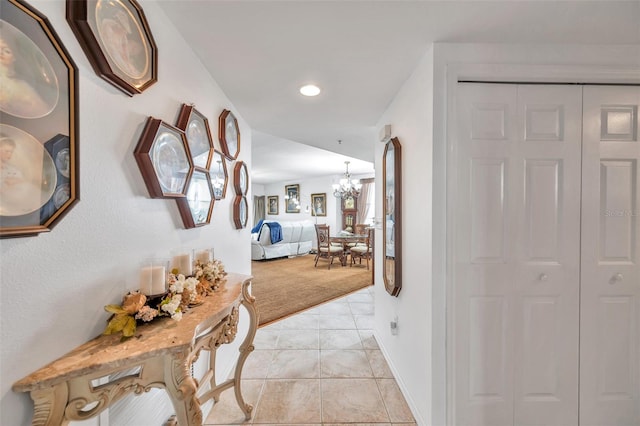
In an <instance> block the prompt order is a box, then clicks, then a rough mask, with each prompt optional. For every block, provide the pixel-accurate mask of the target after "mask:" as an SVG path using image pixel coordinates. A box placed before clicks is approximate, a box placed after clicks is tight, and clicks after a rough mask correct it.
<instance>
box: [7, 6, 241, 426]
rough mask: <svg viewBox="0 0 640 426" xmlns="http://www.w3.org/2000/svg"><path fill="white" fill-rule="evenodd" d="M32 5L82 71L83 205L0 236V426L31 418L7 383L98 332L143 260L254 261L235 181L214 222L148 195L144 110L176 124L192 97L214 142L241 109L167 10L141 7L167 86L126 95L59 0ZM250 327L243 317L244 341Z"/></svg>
mask: <svg viewBox="0 0 640 426" xmlns="http://www.w3.org/2000/svg"><path fill="white" fill-rule="evenodd" d="M30 3H31V4H32V5H33V6H34V7H35V8H37V9H38V10H39V11H40V12H42V13H43V14H44V15H46V16H47V17H48V18H49V20H50V21H51V23H52V26H53V27H54V29H55V30H56V32H57V33H58V35H59V36H60V38H61V40H62V42H63V43H64V45H65V47H66V48H67V50H68V51H69V53H70V55H71V57H72V58H73V59H74V61H75V62H76V64H77V66H78V69H79V104H80V108H79V110H80V117H79V124H80V138H79V142H80V150H79V152H80V163H79V164H80V191H81V192H80V198H81V200H80V202H79V203H78V204H77V205H76V206H75V207H74V208H73V209H72V210H71V211H70V212H69V213H68V214H67V216H66V217H65V218H64V219H63V220H62V221H61V222H60V223H59V224H58V225H57V226H56V227H55V228H54V229H53V231H52V232H50V233H46V234H42V235H40V236H38V237H30V238H20V239H8V240H2V241H1V242H0V269H1V272H0V278H1V296H0V315H1V317H0V319H1V327H2V329H1V333H2V345H1V349H0V351H1V372H0V377H1V387H0V390H1V393H0V411H1V418H0V424H3V425H10V426H15V425H24V424H29V423H30V421H31V416H32V402H31V399H30V398H29V396H28V395H27V394H16V393H14V392H13V391H12V390H11V385H12V384H13V383H14V382H15V381H16V380H18V379H20V378H22V377H23V376H25V375H28V374H29V373H31V372H32V371H34V370H36V369H37V368H39V367H41V366H43V365H45V364H46V363H48V362H50V361H52V360H54V359H55V358H57V357H59V356H61V355H63V354H64V353H66V352H68V351H69V350H71V349H73V348H74V347H75V346H77V345H80V344H82V343H84V342H85V341H86V340H88V339H90V338H92V337H94V336H95V335H97V334H99V333H100V332H101V331H102V329H103V327H104V325H105V320H106V319H107V314H106V313H105V312H104V311H103V306H104V305H105V304H107V303H114V302H119V300H120V297H121V295H122V294H123V292H125V291H126V290H127V289H128V288H133V287H135V285H136V280H137V273H138V270H139V267H140V262H141V261H142V260H144V259H145V258H148V257H153V256H164V257H168V256H170V254H171V251H172V250H174V249H180V248H183V247H184V248H201V247H210V246H214V247H215V254H216V257H217V258H220V259H221V260H222V261H223V262H224V263H225V264H226V266H227V269H228V270H232V271H235V272H240V273H250V268H251V266H250V242H249V241H250V235H249V229H245V230H242V231H237V230H235V229H234V226H233V221H232V217H231V212H232V196H233V193H234V191H233V189H232V188H230V189H229V190H228V192H227V194H228V195H227V199H225V200H222V201H220V202H216V204H215V207H214V212H213V219H212V224H211V225H208V226H205V227H202V228H198V229H191V230H185V229H184V228H183V225H182V221H181V219H180V215H179V213H178V209H177V207H176V203H175V202H174V201H172V200H152V199H150V198H149V197H148V193H147V190H146V187H145V185H144V182H143V180H142V177H141V175H140V172H139V170H138V167H137V165H136V162H135V160H134V157H133V149H134V147H135V145H136V144H137V141H138V138H139V136H140V134H141V131H142V128H143V126H144V123H145V120H146V118H147V117H148V116H154V117H157V118H161V119H163V120H165V121H167V122H169V123H171V124H175V120H176V119H177V116H178V109H179V107H180V105H181V104H182V103H183V102H184V103H194V104H195V106H196V108H197V109H198V110H199V111H200V112H202V113H203V114H205V115H206V116H207V117H208V118H209V122H210V125H211V127H212V132H213V136H214V139H217V118H218V115H219V114H220V113H221V112H222V110H223V109H224V108H226V109H231V110H232V111H233V110H234V108H233V105H231V103H230V101H229V100H228V99H227V98H226V97H225V95H224V93H223V92H222V90H221V89H220V87H218V85H217V84H216V82H215V81H214V80H213V79H212V78H211V76H210V75H209V74H208V73H207V72H206V71H205V70H204V68H203V67H202V65H201V63H200V62H199V60H198V59H197V58H196V56H195V55H194V54H193V52H192V51H191V50H190V49H189V46H188V45H186V43H185V42H184V41H183V40H182V38H181V36H180V34H179V32H178V31H177V30H176V29H175V28H174V27H173V26H172V24H171V23H170V22H169V20H168V19H167V17H166V16H165V15H164V12H163V11H162V10H161V9H160V8H159V7H158V5H157V4H155V2H153V1H143V2H141V5H142V6H143V8H144V10H145V13H146V16H147V20H148V21H149V25H150V27H151V30H152V32H153V35H154V38H155V41H156V43H157V45H158V49H159V56H158V57H159V66H158V68H159V71H158V78H159V81H158V82H157V83H156V84H155V85H153V86H152V87H151V88H149V89H148V90H146V91H145V92H144V93H142V94H139V95H136V96H134V97H132V98H130V97H127V96H125V95H123V94H122V93H121V92H119V91H118V90H117V89H115V88H114V87H113V86H111V85H109V84H108V83H106V82H105V81H104V80H102V79H101V78H99V77H98V76H97V75H96V74H95V73H94V71H93V69H92V68H91V66H90V64H89V62H88V60H87V58H86V56H85V54H84V52H83V51H82V49H81V48H80V45H79V44H78V41H77V40H76V38H75V36H74V35H73V33H72V32H71V29H70V27H69V25H68V24H67V22H66V21H65V18H64V13H65V3H64V2H63V1H62V0H37V1H31V2H30ZM236 115H237V117H238V120H239V124H240V131H241V135H242V151H241V153H240V157H239V159H240V160H243V161H245V162H247V163H248V165H249V166H250V164H251V129H250V128H249V126H248V125H247V124H246V122H244V120H243V119H242V117H241V116H239V114H237V112H236ZM215 143H216V147H218V143H217V141H216V142H215ZM249 197H251V194H249ZM249 199H251V198H249ZM249 217H251V214H250V215H249ZM245 321H246V319H245ZM242 333H246V328H244V329H242V324H241V331H240V333H239V336H238V339H237V341H240V340H242V337H243V335H244V334H242ZM232 349H233V348H225V350H224V351H223V352H222V353H221V358H220V359H219V361H220V363H221V364H220V366H221V368H222V369H223V370H228V369H229V367H230V361H231V355H235V354H234V352H233V350H232ZM27 353H28V354H29V356H28V357H26V356H25V354H27ZM141 398H143V399H148V400H149V403H146V402H141V405H140V407H141V408H139V410H140V413H141V414H142V415H146V416H147V417H146V419H147V420H149V423H147V422H146V421H145V423H144V424H151V425H153V424H161V423H158V422H156V421H151V419H153V417H152V414H153V413H156V415H157V416H161V415H164V413H162V412H161V411H159V410H157V407H156V406H154V404H153V400H154V397H153V395H145V396H143V397H141ZM164 405H165V406H166V404H164ZM165 419H166V418H165ZM165 419H162V420H165ZM138 424H140V423H138Z"/></svg>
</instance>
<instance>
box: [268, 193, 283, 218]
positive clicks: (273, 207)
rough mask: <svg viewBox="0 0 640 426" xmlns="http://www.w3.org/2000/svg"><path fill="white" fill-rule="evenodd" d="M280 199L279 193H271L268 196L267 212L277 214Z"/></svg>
mask: <svg viewBox="0 0 640 426" xmlns="http://www.w3.org/2000/svg"><path fill="white" fill-rule="evenodd" d="M279 207H280V200H279V199H278V196H277V195H269V196H268V197H267V214H268V215H277V214H278V212H279Z"/></svg>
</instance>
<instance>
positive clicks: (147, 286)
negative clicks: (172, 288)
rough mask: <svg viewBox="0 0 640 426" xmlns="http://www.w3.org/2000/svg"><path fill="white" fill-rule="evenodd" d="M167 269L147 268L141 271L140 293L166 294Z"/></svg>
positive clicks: (158, 267) (159, 267) (161, 267)
mask: <svg viewBox="0 0 640 426" xmlns="http://www.w3.org/2000/svg"><path fill="white" fill-rule="evenodd" d="M165 272H166V271H165V267H164V266H145V267H143V268H142V269H141V270H140V293H142V294H146V295H147V296H149V295H156V294H162V293H164V292H165V290H166V288H165Z"/></svg>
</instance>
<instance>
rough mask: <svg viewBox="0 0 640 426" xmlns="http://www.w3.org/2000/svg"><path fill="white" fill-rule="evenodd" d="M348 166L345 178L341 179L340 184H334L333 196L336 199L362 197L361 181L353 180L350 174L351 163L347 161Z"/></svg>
mask: <svg viewBox="0 0 640 426" xmlns="http://www.w3.org/2000/svg"><path fill="white" fill-rule="evenodd" d="M344 164H346V165H347V171H346V172H345V174H344V177H343V178H342V179H340V183H334V184H333V196H334V197H336V198H343V199H344V198H349V197H358V196H359V195H360V189H361V188H362V184H361V183H360V180H359V179H353V180H352V179H351V173H349V162H348V161H345V162H344Z"/></svg>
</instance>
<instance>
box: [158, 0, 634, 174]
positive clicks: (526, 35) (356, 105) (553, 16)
mask: <svg viewBox="0 0 640 426" xmlns="http://www.w3.org/2000/svg"><path fill="white" fill-rule="evenodd" d="M159 4H160V5H161V7H162V8H163V9H164V11H165V12H166V14H167V16H168V17H169V19H170V20H172V21H173V22H174V24H175V25H176V27H177V28H179V30H180V32H181V33H182V35H183V37H184V39H185V40H186V42H187V43H188V44H189V45H190V46H192V47H193V49H194V51H195V52H196V54H197V55H198V56H199V58H200V60H201V61H202V63H203V64H204V66H205V67H206V68H207V69H208V70H209V72H210V73H211V75H212V77H213V78H214V79H215V80H216V81H217V82H218V84H219V85H220V86H221V87H222V90H223V91H224V92H225V94H226V95H227V96H228V97H229V99H230V101H231V102H232V104H233V107H234V108H235V109H236V112H237V113H238V114H239V115H240V116H242V117H243V118H244V119H245V120H246V121H247V122H248V124H249V125H250V126H251V128H252V129H253V130H254V133H253V135H252V149H253V155H252V180H253V182H254V183H270V182H277V181H284V180H288V179H290V178H291V179H294V178H301V177H306V176H309V177H313V176H318V173H323V174H325V175H327V174H331V173H341V172H343V171H344V163H343V162H344V158H345V157H344V156H348V157H353V158H357V159H360V160H364V161H365V162H373V155H374V154H373V152H374V145H375V143H376V140H377V139H378V135H377V134H378V129H376V128H375V125H376V123H377V122H378V120H379V119H380V118H381V116H382V114H383V112H384V111H385V109H386V108H387V107H388V106H389V103H390V102H391V100H392V99H393V98H394V96H395V95H396V93H397V92H398V90H399V89H400V87H401V86H402V84H403V82H404V81H406V80H407V78H408V77H409V76H410V75H411V72H412V71H413V70H414V69H415V67H416V66H417V64H418V62H419V60H420V59H421V58H422V57H423V55H424V54H425V53H426V51H427V49H428V47H429V45H430V44H431V43H433V42H454V43H465V42H472V43H541V44H547V43H551V44H640V1H638V0H635V1H626V2H618V1H518V0H513V1H483V0H477V1H458V0H448V1H428V0H422V1H404V0H390V1H380V0H341V1H330V0H316V1H312V0H289V1H271V0H235V1H223V0H162V1H160V2H159ZM308 83H315V84H317V85H318V86H320V88H321V89H322V92H321V93H320V95H319V96H317V97H314V98H309V97H304V96H301V95H300V94H299V92H298V89H299V88H300V86H302V85H304V84H308ZM338 141H340V142H338ZM292 142H295V143H293V144H292ZM298 143H301V144H304V145H307V146H305V147H299V150H298V149H295V148H293V147H295V146H297V144H298ZM309 147H318V148H322V149H323V150H326V151H330V152H333V153H337V154H341V155H338V156H336V157H332V155H331V153H330V152H329V153H327V152H324V151H315V150H313V149H310V148H309ZM274 150H277V151H278V152H279V155H270V154H269V153H270V152H271V151H274ZM285 153H291V154H294V153H295V155H296V157H295V159H290V158H289V157H288V156H287V155H285ZM321 157H322V160H321ZM327 157H329V158H327ZM324 161H329V163H324ZM356 163H357V162H356V161H355V160H354V164H353V167H352V166H351V165H350V168H351V169H353V168H354V167H355V166H356ZM314 166H317V170H315V171H314ZM329 167H331V168H332V169H330V168H329ZM358 167H359V166H358ZM368 167H369V170H370V171H372V170H373V169H372V167H373V166H372V164H369V166H368ZM294 169H298V170H297V171H296V176H291V175H292V174H294ZM334 170H338V171H337V172H335V171H334ZM285 172H287V173H288V174H287V173H285ZM354 172H355V170H354ZM300 173H302V174H300ZM305 173H310V175H307V174H305ZM288 176H291V177H288ZM283 177H284V178H283Z"/></svg>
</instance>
